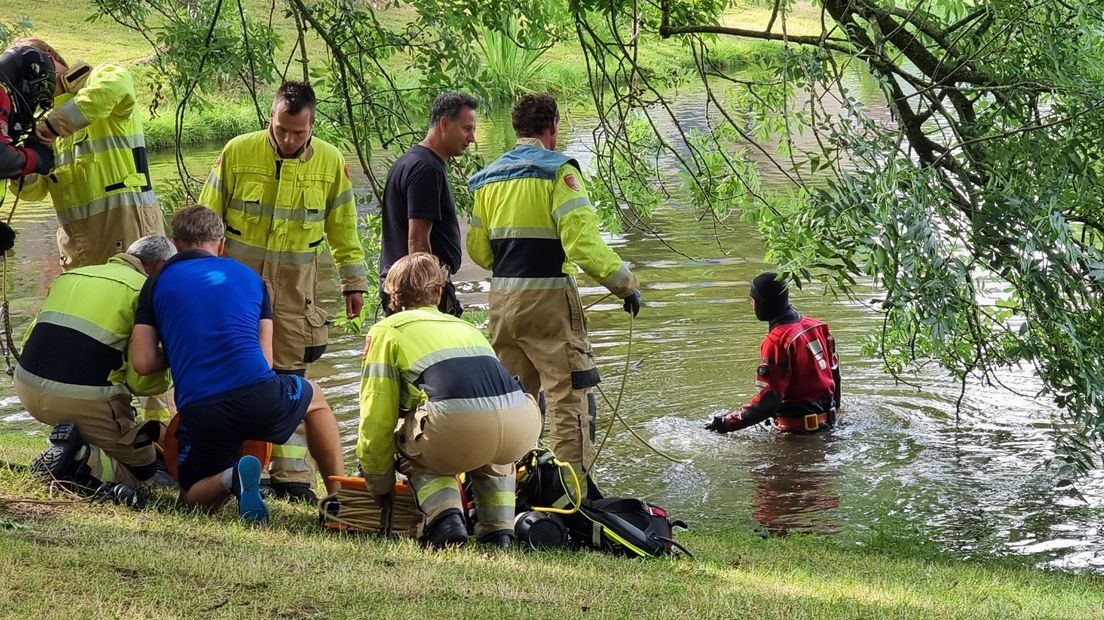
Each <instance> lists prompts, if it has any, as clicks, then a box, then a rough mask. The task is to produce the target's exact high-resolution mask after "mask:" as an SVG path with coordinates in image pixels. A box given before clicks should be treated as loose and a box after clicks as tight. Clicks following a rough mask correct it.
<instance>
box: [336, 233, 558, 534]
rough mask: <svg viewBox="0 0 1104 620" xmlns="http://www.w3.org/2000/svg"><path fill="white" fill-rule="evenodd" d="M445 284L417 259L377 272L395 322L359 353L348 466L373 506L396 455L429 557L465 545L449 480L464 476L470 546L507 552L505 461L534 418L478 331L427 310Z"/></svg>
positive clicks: (521, 444) (520, 449) (432, 262)
mask: <svg viewBox="0 0 1104 620" xmlns="http://www.w3.org/2000/svg"><path fill="white" fill-rule="evenodd" d="M448 275H449V270H448V268H447V267H445V266H444V265H442V264H441V263H439V262H438V260H437V258H436V257H434V256H433V255H432V254H429V253H426V252H416V253H414V254H409V255H407V256H404V257H403V258H401V259H399V260H398V262H396V263H395V264H394V265H392V266H391V269H390V270H389V271H388V272H387V277H386V279H385V280H384V288H386V289H387V294H388V297H389V303H390V304H391V310H393V311H394V312H395V314H392V315H391V316H389V317H387V318H386V319H384V320H382V321H380V322H379V323H376V324H375V325H374V326H372V329H371V331H370V332H369V333H368V340H367V342H366V344H365V349H364V365H363V371H362V373H361V382H360V429H359V433H358V437H357V460H358V461H359V462H360V468H361V473H362V475H363V476H364V479H365V482H366V483H367V485H368V490H369V492H370V493H372V494H373V495H374V496H376V497H377V498H381V496H384V497H386V496H388V495H390V494H391V493H392V492H393V491H394V488H395V457H396V451H397V452H398V456H399V460H398V466H399V469H400V471H402V472H403V473H404V474H406V476H407V477H408V478H409V479H410V484H411V486H412V487H413V489H414V494H415V497H416V498H417V501H418V507H419V509H420V510H421V511H422V513H423V514H424V515H425V524H424V525H423V528H422V533H421V541H422V543H423V544H424V545H426V546H429V547H435V548H436V547H443V546H446V545H458V544H464V543H465V542H466V541H467V538H468V531H467V527H466V525H465V524H464V520H463V516H462V510H463V507H462V505H461V501H460V492H459V488H458V486H457V482H456V474H460V473H464V472H469V475H470V476H471V481H472V488H473V491H474V495H475V505H476V514H477V516H478V523H477V524H476V527H475V535H476V538H477V540H479V541H480V542H483V543H486V544H490V545H493V546H497V547H500V548H508V547H509V546H510V543H511V541H512V540H513V537H514V461H516V460H517V459H519V458H521V457H522V455H524V454H525V453H526V452H528V451H529V450H530V449H532V448H533V446H534V445H535V444H536V441H537V436H538V435H539V434H540V410H539V409H538V408H537V403H536V401H535V400H534V399H533V397H532V396H530V395H528V394H526V393H525V392H524V391H523V390H522V389H521V386H520V385H518V383H517V381H516V380H515V379H514V378H513V377H511V376H510V373H508V372H507V371H506V369H505V368H503V366H502V364H501V363H500V362H499V361H498V360H497V359H496V358H495V353H494V350H493V349H492V348H491V346H490V344H489V343H488V342H487V339H486V338H485V337H484V336H483V334H482V333H481V332H480V331H479V330H478V329H476V328H475V327H474V326H473V325H471V324H469V323H467V322H465V321H462V320H460V319H458V318H455V317H453V316H449V315H447V314H444V313H442V312H441V311H439V310H438V309H437V304H438V303H439V302H440V299H441V293H442V291H443V290H444V287H445V285H446V282H447V281H448ZM400 414H401V415H402V418H403V421H402V424H401V426H399V429H398V430H397V431H396V430H395V427H396V424H397V423H398V420H399V417H400ZM377 501H379V500H377ZM384 504H386V502H381V505H384Z"/></svg>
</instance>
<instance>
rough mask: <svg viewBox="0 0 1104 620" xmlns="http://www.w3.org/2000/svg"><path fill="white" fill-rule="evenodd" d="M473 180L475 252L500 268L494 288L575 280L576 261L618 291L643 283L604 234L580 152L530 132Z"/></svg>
mask: <svg viewBox="0 0 1104 620" xmlns="http://www.w3.org/2000/svg"><path fill="white" fill-rule="evenodd" d="M468 185H469V187H470V188H471V191H472V192H473V193H474V194H475V208H474V210H473V212H472V220H471V228H470V229H469V230H468V242H467V247H468V255H469V256H471V258H472V260H474V261H475V262H476V263H478V264H479V265H480V266H482V267H483V268H485V269H490V270H491V271H492V273H493V275H492V278H491V288H492V289H507V290H509V289H516V290H532V289H544V290H547V289H555V288H561V289H562V288H567V287H569V286H571V287H573V286H574V283H573V282H571V283H570V284H569V282H568V281H569V280H571V279H573V277H574V274H575V273H577V272H578V269H577V268H576V265H577V266H578V267H581V268H582V270H583V271H585V272H586V273H587V275H589V276H590V277H591V278H594V280H595V281H597V282H598V283H599V284H601V285H602V286H605V287H606V288H608V289H609V290H610V291H611V292H613V293H614V294H615V295H617V296H618V297H621V298H625V297H628V296H629V295H631V294H632V293H633V292H634V291H636V290H637V289H638V288H639V284H638V283H637V280H636V277H635V276H634V275H633V274H632V272H631V271H629V268H628V266H627V265H625V263H624V262H622V261H621V259H620V257H618V256H617V253H616V252H614V251H613V250H611V249H610V248H609V246H607V245H606V243H605V241H603V240H602V237H601V234H600V233H599V229H598V216H597V214H596V213H595V211H594V207H593V206H592V205H591V203H590V197H589V196H588V195H587V192H586V188H585V186H584V184H583V178H582V174H581V173H580V172H579V164H578V163H577V162H576V161H575V160H573V159H571V158H569V157H567V156H566V155H563V154H561V153H557V152H556V151H551V150H548V149H545V148H544V147H542V146H539V142H538V141H536V140H533V139H526V138H522V139H520V140H518V145H517V146H515V147H514V148H513V150H511V151H509V152H507V153H506V154H504V155H503V156H502V157H499V158H498V159H497V160H495V161H494V162H493V163H491V165H489V166H487V167H486V168H484V169H483V170H481V171H479V172H478V173H476V174H475V175H474V176H473V177H471V179H469V182H468Z"/></svg>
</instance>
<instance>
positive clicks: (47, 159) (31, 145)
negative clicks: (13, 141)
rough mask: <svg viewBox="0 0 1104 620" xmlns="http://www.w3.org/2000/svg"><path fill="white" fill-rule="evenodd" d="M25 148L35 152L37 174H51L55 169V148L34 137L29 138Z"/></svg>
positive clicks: (35, 170)
mask: <svg viewBox="0 0 1104 620" xmlns="http://www.w3.org/2000/svg"><path fill="white" fill-rule="evenodd" d="M23 148H25V149H27V150H28V151H32V152H33V153H34V154H35V159H36V162H35V168H34V172H35V174H49V173H50V171H51V170H53V169H54V148H53V147H52V146H47V145H45V144H43V143H41V142H39V141H38V140H35V139H34V138H30V139H28V140H27V142H26V144H24V145H23Z"/></svg>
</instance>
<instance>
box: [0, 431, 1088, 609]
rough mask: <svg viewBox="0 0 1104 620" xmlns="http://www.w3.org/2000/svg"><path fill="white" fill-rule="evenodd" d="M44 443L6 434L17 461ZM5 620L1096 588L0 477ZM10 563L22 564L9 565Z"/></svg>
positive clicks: (1007, 596)
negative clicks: (438, 536) (97, 497)
mask: <svg viewBox="0 0 1104 620" xmlns="http://www.w3.org/2000/svg"><path fill="white" fill-rule="evenodd" d="M41 446H42V437H41V435H38V436H30V435H26V434H15V433H11V432H8V433H3V434H0V460H4V461H7V462H16V463H26V462H28V460H29V459H30V458H31V456H32V455H33V454H35V453H36V452H37V451H38V450H39V449H40V448H41ZM0 529H4V530H5V531H4V532H3V533H2V534H0V562H3V563H4V564H5V565H7V566H8V567H9V569H8V570H6V571H5V573H6V574H5V576H4V577H2V578H0V582H2V583H3V584H4V586H3V588H2V590H3V591H4V592H5V595H4V596H3V597H0V617H3V618H39V619H48V618H62V617H80V618H104V617H108V618H116V617H118V618H196V617H202V618H239V617H258V618H260V617H264V618H326V619H336V618H362V617H368V616H373V617H382V618H398V617H404V618H410V617H415V618H417V617H422V618H446V617H448V618H452V617H465V618H523V617H524V618H530V617H532V618H564V617H588V618H590V617H594V618H622V617H632V618H638V617H640V618H735V617H754V618H780V619H781V618H785V619H796V618H879V619H880V618H1001V619H1004V618H1063V619H1075V618H1086V619H1087V618H1093V619H1095V618H1099V617H1100V616H1101V613H1102V612H1104V578H1101V577H1091V576H1090V577H1085V576H1073V575H1065V574H1059V573H1051V572H1045V571H1040V570H1036V569H1032V568H1029V567H1025V566H1021V565H1016V564H1014V563H1008V562H959V561H951V560H946V559H940V558H939V557H938V556H937V555H935V554H933V553H931V552H930V551H926V550H925V548H924V546H923V545H915V544H911V543H908V542H907V541H888V540H870V541H866V542H867V545H866V546H865V547H857V546H851V545H848V544H847V543H844V542H842V541H839V540H837V539H821V538H811V537H794V538H787V539H769V540H763V539H760V538H758V537H756V536H754V535H752V534H750V533H742V532H734V531H728V532H705V531H692V532H689V533H685V534H683V535H681V536H680V540H682V542H684V543H685V544H686V545H688V546H689V547H690V548H691V549H692V550H693V551H695V552H696V554H697V558H696V559H694V560H670V561H667V560H651V561H646V562H642V561H634V560H627V559H623V558H615V557H610V556H606V555H602V554H598V553H588V552H585V553H572V552H541V553H522V552H519V551H513V552H509V553H488V552H484V551H482V550H480V549H478V548H474V547H469V548H464V549H459V550H449V551H445V552H438V553H427V552H423V551H421V550H420V549H419V548H418V547H417V546H416V545H415V544H414V542H413V541H410V540H403V541H378V540H374V539H371V538H366V537H354V536H347V535H336V534H332V533H330V532H325V531H320V530H319V529H318V527H317V525H316V524H315V522H314V518H313V515H312V512H311V511H310V510H309V509H307V508H302V507H292V506H289V505H286V504H282V503H276V504H275V505H274V506H273V523H272V524H271V525H269V526H267V527H260V528H250V527H246V526H243V525H242V524H240V523H238V522H237V520H236V518H235V515H234V513H233V510H231V509H229V508H227V509H224V510H223V511H222V512H220V513H219V514H217V515H215V516H207V515H198V514H194V513H191V512H187V511H183V510H181V509H178V508H176V507H174V506H173V505H172V502H171V500H169V499H168V498H164V499H163V501H161V502H160V505H159V506H158V507H156V508H154V509H150V510H147V511H144V512H132V511H129V510H125V509H119V508H115V507H100V506H91V505H88V504H85V503H81V502H75V501H71V500H68V499H66V498H62V497H59V496H54V497H50V496H48V495H46V494H45V492H44V489H43V487H42V485H41V484H40V483H39V482H37V481H35V480H33V479H31V478H30V477H28V476H27V475H26V474H25V473H22V472H19V471H16V470H12V469H9V468H6V467H0ZM15 567H18V568H15Z"/></svg>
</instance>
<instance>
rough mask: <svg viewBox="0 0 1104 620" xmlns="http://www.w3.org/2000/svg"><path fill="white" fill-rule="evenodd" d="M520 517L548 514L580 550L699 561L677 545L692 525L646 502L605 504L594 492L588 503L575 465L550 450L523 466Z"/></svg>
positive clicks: (525, 460)
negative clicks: (677, 530)
mask: <svg viewBox="0 0 1104 620" xmlns="http://www.w3.org/2000/svg"><path fill="white" fill-rule="evenodd" d="M517 470H518V480H517V512H518V513H519V514H521V513H524V512H526V511H535V512H545V513H549V514H553V515H555V516H557V517H558V518H559V519H560V520H561V521H562V522H563V523H564V524H565V525H566V526H567V536H568V540H569V543H570V545H571V546H572V547H575V548H591V549H600V550H602V551H605V552H607V553H613V554H615V555H624V556H629V557H642V558H648V557H664V556H687V557H693V554H691V553H690V552H689V551H688V550H687V549H686V548H685V547H683V546H682V545H680V544H679V543H677V542H675V528H679V527H681V528H683V529H687V525H686V523H684V522H683V521H679V520H677V519H672V518H671V517H670V515H669V514H668V513H667V511H666V510H664V509H663V508H660V507H659V506H656V505H654V504H650V503H648V502H646V501H644V500H641V499H634V498H603V497H601V496H600V494H599V493H598V492H597V489H595V488H594V487H593V486H589V488H588V489H587V497H582V498H581V499H579V497H580V495H582V488H581V485H580V483H579V479H578V477H577V475H576V473H575V472H574V470H573V469H572V467H571V465H569V464H567V463H564V462H562V461H559V460H558V459H556V457H555V455H554V454H552V452H551V451H549V450H544V449H538V450H532V451H530V452H529V453H528V454H526V455H525V456H524V457H522V459H521V460H520V461H518V463H517Z"/></svg>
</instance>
